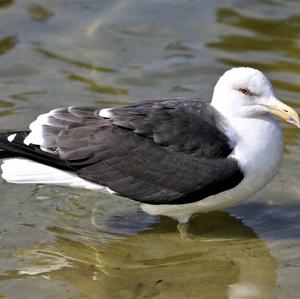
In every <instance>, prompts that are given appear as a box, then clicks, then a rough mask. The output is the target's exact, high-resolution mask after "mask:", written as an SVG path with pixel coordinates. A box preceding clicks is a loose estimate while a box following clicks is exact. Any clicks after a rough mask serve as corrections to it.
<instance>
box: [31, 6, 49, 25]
mask: <svg viewBox="0 0 300 299" xmlns="http://www.w3.org/2000/svg"><path fill="white" fill-rule="evenodd" d="M28 13H29V15H30V17H31V18H32V19H33V20H35V21H39V22H47V21H48V20H49V19H50V18H52V17H53V16H54V13H53V12H52V11H50V10H49V9H47V8H45V7H43V6H41V5H37V4H35V5H30V6H29V7H28Z"/></svg>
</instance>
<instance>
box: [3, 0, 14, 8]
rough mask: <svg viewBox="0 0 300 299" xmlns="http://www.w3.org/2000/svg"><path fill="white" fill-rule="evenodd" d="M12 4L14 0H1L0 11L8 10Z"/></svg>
mask: <svg viewBox="0 0 300 299" xmlns="http://www.w3.org/2000/svg"><path fill="white" fill-rule="evenodd" d="M14 2H15V0H1V1H0V9H4V8H8V7H9V6H11V5H12V4H13V3H14Z"/></svg>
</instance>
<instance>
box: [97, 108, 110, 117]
mask: <svg viewBox="0 0 300 299" xmlns="http://www.w3.org/2000/svg"><path fill="white" fill-rule="evenodd" d="M110 110H111V108H106V109H101V110H100V112H99V116H101V117H104V118H110V117H111V112H109V111H110Z"/></svg>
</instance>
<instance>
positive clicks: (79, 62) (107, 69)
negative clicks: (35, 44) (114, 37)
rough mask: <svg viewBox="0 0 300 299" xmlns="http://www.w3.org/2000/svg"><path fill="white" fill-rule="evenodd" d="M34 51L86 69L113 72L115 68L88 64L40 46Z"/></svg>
mask: <svg viewBox="0 0 300 299" xmlns="http://www.w3.org/2000/svg"><path fill="white" fill-rule="evenodd" d="M34 50H35V51H36V52H38V53H40V54H42V55H43V56H45V57H46V58H48V59H54V60H57V61H60V62H65V63H68V64H71V65H74V66H77V67H79V68H84V69H87V70H89V71H97V72H108V73H114V72H115V70H114V69H112V68H108V67H102V66H97V65H93V64H88V63H85V62H82V61H78V60H75V59H71V58H68V57H65V56H63V55H60V54H57V53H54V52H51V51H49V50H45V49H42V48H35V49H34Z"/></svg>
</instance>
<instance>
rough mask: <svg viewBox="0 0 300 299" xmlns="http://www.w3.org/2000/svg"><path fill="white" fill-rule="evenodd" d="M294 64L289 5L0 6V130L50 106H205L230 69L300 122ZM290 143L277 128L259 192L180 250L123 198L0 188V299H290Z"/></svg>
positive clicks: (299, 82) (293, 277)
mask: <svg viewBox="0 0 300 299" xmlns="http://www.w3.org/2000/svg"><path fill="white" fill-rule="evenodd" d="M299 59H300V2H299V1H292V0H289V1H283V0H282V1H279V0H274V1H272V0H251V1H250V0H249V1H235V0H228V1H215V0H211V1H179V0H172V1H169V0H160V1H158V0H150V1H139V0H121V1H117V0H116V1H109V0H106V1H84V0H81V1H79V0H77V1H69V0H64V1H27V0H15V1H14V0H0V128H1V130H7V129H11V130H15V129H24V128H26V126H27V124H28V123H29V122H30V121H32V120H33V119H34V118H35V117H36V115H37V114H39V113H42V112H46V111H48V110H49V109H51V108H54V107H58V106H66V105H101V106H103V107H110V106H117V105H123V104H127V103H132V102H135V101H138V100H140V99H145V98H149V99H150V98H151V99H155V98H160V97H172V96H175V97H182V96H183V97H202V98H203V99H206V100H209V99H210V97H211V94H212V89H213V86H214V84H215V82H216V80H217V78H218V77H219V76H220V75H221V74H222V73H223V72H224V71H225V70H226V69H227V68H230V67H232V66H237V65H248V66H253V67H257V68H260V69H261V70H262V71H264V72H266V74H267V75H268V77H269V78H270V79H271V80H272V82H273V84H274V86H275V87H276V90H277V94H278V97H279V98H282V99H284V100H285V101H286V102H287V103H288V104H290V105H291V106H293V107H295V108H296V109H297V110H298V112H299V110H300V62H299ZM299 133H300V130H297V129H295V128H292V127H286V126H285V141H286V146H285V157H284V162H283V165H282V168H281V170H280V173H279V174H278V175H277V176H276V178H275V179H274V180H273V182H272V183H271V184H269V185H268V187H267V188H266V189H265V190H264V191H262V192H261V193H260V194H257V195H256V196H255V197H254V198H253V199H251V200H249V201H246V202H244V203H242V204H240V205H238V206H235V207H233V208H231V209H229V210H227V211H219V212H213V213H209V214H199V215H196V216H195V217H194V218H193V219H192V223H191V226H190V234H191V236H192V237H191V238H190V239H188V240H182V239H180V236H179V234H178V232H177V231H176V223H175V222H174V221H173V220H171V219H168V218H165V217H162V218H155V217H150V216H148V215H145V214H144V213H142V212H141V211H140V210H139V206H138V205H137V204H136V203H134V202H132V201H129V200H126V199H124V198H120V197H117V196H112V195H107V194H104V193H103V194H102V193H99V192H87V191H83V190H74V189H68V188H62V187H53V186H52V187H51V186H50V187H49V186H20V185H10V184H7V183H5V182H3V181H1V199H0V200H1V208H0V298H16V299H20V298H26V299H29V298H41V299H43V298H104V299H107V298H108V299H110V298H118V299H119V298H122V299H123V298H124V299H126V298H162V299H163V298H214V299H215V298H217V299H219V298H233V299H235V298H288V299H291V298H299V294H300V286H299V285H300V284H299V283H300V210H299V207H300V205H299V202H300V198H299V197H300V185H299V178H300V172H299V169H300V158H299V153H300V143H299ZM270 150H271V149H270ZM257 163H260V161H257Z"/></svg>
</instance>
